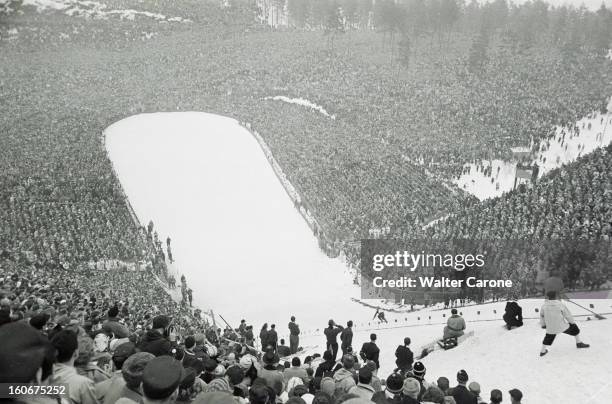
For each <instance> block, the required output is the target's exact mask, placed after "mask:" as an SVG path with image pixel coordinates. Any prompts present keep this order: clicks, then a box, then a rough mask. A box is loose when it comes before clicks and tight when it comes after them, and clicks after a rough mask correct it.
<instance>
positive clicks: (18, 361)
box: [0, 269, 522, 404]
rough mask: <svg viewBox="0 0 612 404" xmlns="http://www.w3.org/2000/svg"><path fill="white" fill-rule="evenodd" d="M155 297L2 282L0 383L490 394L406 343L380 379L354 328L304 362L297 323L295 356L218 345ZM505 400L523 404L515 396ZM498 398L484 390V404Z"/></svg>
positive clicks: (413, 396) (146, 279) (257, 400)
mask: <svg viewBox="0 0 612 404" xmlns="http://www.w3.org/2000/svg"><path fill="white" fill-rule="evenodd" d="M155 285H156V283H155V281H154V280H152V279H151V278H150V275H149V274H148V273H147V272H131V271H111V272H108V273H107V272H104V273H103V272H100V273H89V274H87V275H77V274H75V273H72V272H70V271H66V270H64V269H58V270H55V271H53V272H50V273H41V272H39V271H30V270H29V269H28V270H13V271H10V272H7V273H4V274H3V277H2V278H0V287H1V288H2V289H1V290H2V292H0V383H13V384H15V383H23V384H26V385H30V386H33V385H66V386H67V389H68V390H67V394H66V395H65V396H63V397H62V399H61V400H60V401H57V397H56V396H54V395H52V394H50V395H40V394H33V393H32V391H30V393H29V394H28V392H27V390H24V391H20V393H15V394H14V395H13V397H12V398H13V400H14V402H17V403H23V404H34V403H52V402H55V403H58V402H61V403H73V404H96V403H108V404H112V403H115V402H117V403H121V404H133V403H150V402H164V403H175V402H176V403H191V402H193V403H216V404H218V403H245V404H246V403H251V404H274V403H291V404H299V403H319V404H323V403H327V404H334V403H338V404H339V403H344V402H347V403H354V404H358V403H367V402H375V403H379V404H383V403H405V404H414V403H423V404H425V403H427V404H429V403H436V404H448V403H455V404H477V403H481V402H485V401H482V399H481V398H480V396H481V395H482V397H486V396H485V394H488V392H486V391H485V390H484V389H483V388H482V387H481V386H480V385H479V384H478V383H477V382H475V381H474V380H472V379H470V377H469V376H468V373H467V372H466V371H465V370H462V369H461V370H458V372H457V375H456V381H457V384H456V386H455V387H452V386H451V383H450V381H449V379H448V378H446V377H439V378H438V379H437V380H434V379H433V378H432V377H433V376H432V375H428V374H427V369H426V365H425V364H424V363H423V362H421V361H419V360H418V358H417V356H416V355H415V354H413V352H412V351H411V349H410V344H411V340H410V338H405V339H404V341H399V345H398V347H397V349H396V351H395V356H396V369H395V371H394V372H393V373H392V374H391V375H379V374H378V369H379V367H380V363H379V355H380V348H379V347H378V345H377V336H376V334H372V335H370V340H369V341H363V344H362V345H361V349H360V350H359V353H357V349H353V347H357V346H359V345H357V341H353V334H352V329H351V326H352V322H351V321H349V322H348V323H347V327H346V328H343V327H341V326H338V325H336V324H335V323H334V322H333V321H332V320H330V322H329V327H328V328H326V330H325V338H326V342H327V347H328V349H327V350H326V351H324V352H322V355H321V354H311V355H309V356H304V355H303V354H300V348H299V347H298V339H299V332H300V331H299V326H298V325H297V324H296V323H295V322H294V320H295V319H294V318H292V322H291V323H290V327H291V325H293V328H291V332H292V335H294V336H295V340H294V339H293V338H292V340H291V343H292V345H291V348H289V347H288V346H286V345H284V341H283V340H281V341H278V340H277V336H276V332H275V331H274V326H272V328H271V329H268V328H267V327H266V325H264V327H265V328H262V331H261V333H260V335H261V338H260V340H259V342H260V344H261V350H259V349H256V348H255V347H254V346H253V345H254V340H255V338H254V336H253V331H252V330H253V327H252V326H250V325H247V323H246V322H245V321H243V322H242V323H241V325H240V327H239V328H237V329H235V330H232V329H230V328H226V330H225V331H224V332H223V334H222V335H220V331H221V330H220V329H215V328H214V327H212V326H211V325H210V324H208V323H207V322H205V321H203V320H202V319H201V318H199V317H198V316H194V315H193V314H192V312H191V311H190V310H188V309H187V308H186V307H185V306H184V305H182V306H179V305H177V304H176V303H174V302H173V301H172V300H171V299H170V297H169V295H167V294H166V293H165V292H164V290H163V289H161V287H159V286H155ZM449 321H450V320H449ZM321 338H323V336H322V337H321ZM338 338H339V339H340V340H341V345H340V346H341V348H342V354H341V358H340V359H339V360H336V355H337V354H338V350H339V344H338ZM279 342H280V344H279ZM291 350H293V352H295V354H292V353H291V352H292V351H291ZM479 371H484V370H483V369H480V370H479ZM508 394H509V396H510V397H513V398H512V399H513V400H516V401H512V402H513V403H520V398H521V397H522V393H521V392H520V391H519V390H517V389H513V390H511V391H510V392H509V393H508ZM505 395H506V394H502V392H501V391H499V390H496V389H492V390H491V393H490V397H491V402H492V403H499V402H501V400H502V397H503V396H505Z"/></svg>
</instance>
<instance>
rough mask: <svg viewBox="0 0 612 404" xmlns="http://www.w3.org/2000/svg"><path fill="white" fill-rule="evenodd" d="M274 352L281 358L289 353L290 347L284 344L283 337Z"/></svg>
mask: <svg viewBox="0 0 612 404" xmlns="http://www.w3.org/2000/svg"><path fill="white" fill-rule="evenodd" d="M276 352H278V356H280V357H281V358H284V357H285V356H289V355H291V348H289V347H288V346H287V345H285V340H284V339H283V338H281V340H280V345H279V346H277V347H276Z"/></svg>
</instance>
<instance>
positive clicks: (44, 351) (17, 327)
mask: <svg viewBox="0 0 612 404" xmlns="http://www.w3.org/2000/svg"><path fill="white" fill-rule="evenodd" d="M54 360H55V350H54V349H53V346H52V345H51V344H50V343H49V341H48V340H47V339H46V338H45V337H44V336H43V335H41V333H40V332H38V331H36V330H35V329H34V328H32V327H31V326H29V325H28V324H26V323H23V322H17V323H9V324H5V325H3V326H2V327H0V383H30V382H34V383H35V384H41V382H42V381H44V380H47V379H48V378H49V377H50V376H51V375H52V373H53V362H54ZM39 370H40V372H39Z"/></svg>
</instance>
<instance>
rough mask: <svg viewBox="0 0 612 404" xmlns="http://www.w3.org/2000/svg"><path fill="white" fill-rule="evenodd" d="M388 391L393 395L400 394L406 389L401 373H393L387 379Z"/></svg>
mask: <svg viewBox="0 0 612 404" xmlns="http://www.w3.org/2000/svg"><path fill="white" fill-rule="evenodd" d="M386 385H387V387H386V389H385V390H386V391H388V392H389V393H391V394H399V393H401V392H402V389H403V388H404V377H403V376H402V375H401V374H399V373H392V374H391V375H389V377H387V383H386Z"/></svg>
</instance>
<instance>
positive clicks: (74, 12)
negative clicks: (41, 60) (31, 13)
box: [23, 0, 191, 22]
mask: <svg viewBox="0 0 612 404" xmlns="http://www.w3.org/2000/svg"><path fill="white" fill-rule="evenodd" d="M23 5H25V6H33V7H35V8H36V10H37V11H38V12H41V11H46V10H53V11H61V12H63V13H65V14H66V15H69V16H77V17H85V18H92V19H108V18H109V17H112V16H117V17H119V18H120V19H122V20H130V21H133V20H135V18H136V17H137V16H140V17H146V18H151V19H154V20H157V21H160V22H162V21H163V22H191V20H189V19H187V18H182V17H170V18H168V17H166V16H165V15H163V14H160V13H152V12H148V11H137V10H132V9H123V10H121V9H119V10H112V9H108V6H107V5H106V4H102V3H100V2H97V1H92V0H23Z"/></svg>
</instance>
